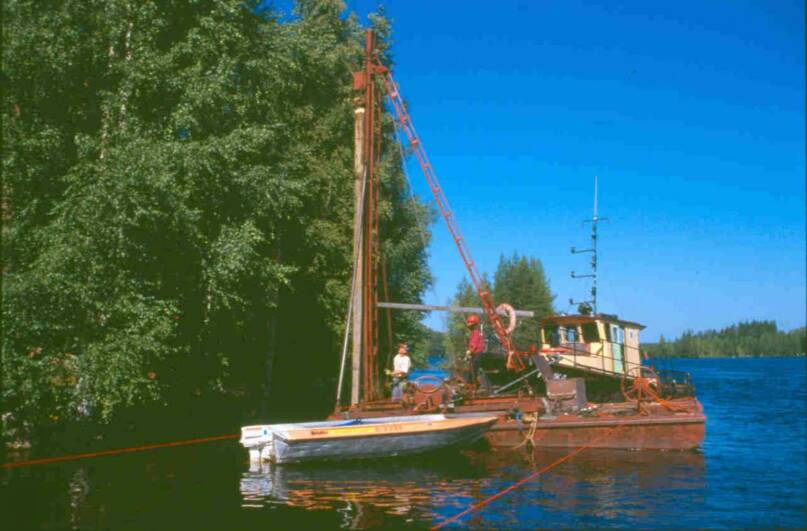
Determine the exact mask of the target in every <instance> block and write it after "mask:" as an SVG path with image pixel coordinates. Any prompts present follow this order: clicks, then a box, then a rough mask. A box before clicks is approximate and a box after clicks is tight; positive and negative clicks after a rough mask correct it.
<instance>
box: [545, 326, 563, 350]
mask: <svg viewBox="0 0 807 531" xmlns="http://www.w3.org/2000/svg"><path fill="white" fill-rule="evenodd" d="M544 342H546V343H549V346H551V347H557V346H558V345H560V334H559V333H558V327H557V325H548V326H545V327H544Z"/></svg>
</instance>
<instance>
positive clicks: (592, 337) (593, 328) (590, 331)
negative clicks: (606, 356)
mask: <svg viewBox="0 0 807 531" xmlns="http://www.w3.org/2000/svg"><path fill="white" fill-rule="evenodd" d="M581 328H582V329H583V341H585V342H586V343H597V342H599V340H600V330H599V328H598V327H597V323H583V325H582V326H581Z"/></svg>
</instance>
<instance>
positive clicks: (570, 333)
mask: <svg viewBox="0 0 807 531" xmlns="http://www.w3.org/2000/svg"><path fill="white" fill-rule="evenodd" d="M564 335H565V336H566V342H567V343H577V328H571V327H567V328H566V332H565V334H564Z"/></svg>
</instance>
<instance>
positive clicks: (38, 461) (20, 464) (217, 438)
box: [0, 433, 240, 468]
mask: <svg viewBox="0 0 807 531" xmlns="http://www.w3.org/2000/svg"><path fill="white" fill-rule="evenodd" d="M238 437H240V435H239V434H237V433H236V434H232V435H216V436H215V437H201V438H198V439H186V440H184V441H173V442H165V443H156V444H146V445H144V446H133V447H131V448H116V449H114V450H101V451H99V452H88V453H84V454H71V455H61V456H58V457H45V458H42V459H31V460H29V461H18V462H16V463H3V464H1V465H0V468H17V467H24V466H34V465H47V464H49V463H58V462H60V461H74V460H76V459H88V458H90V457H103V456H107V455H117V454H123V453H129V452H143V451H145V450H154V449H157V448H168V447H170V446H185V445H188V444H200V443H206V442H213V441H224V440H228V439H237V438H238Z"/></svg>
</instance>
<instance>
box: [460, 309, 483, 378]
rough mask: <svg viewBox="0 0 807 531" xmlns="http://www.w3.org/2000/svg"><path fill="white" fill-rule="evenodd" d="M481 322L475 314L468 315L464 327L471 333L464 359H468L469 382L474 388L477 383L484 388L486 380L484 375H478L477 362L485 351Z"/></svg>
mask: <svg viewBox="0 0 807 531" xmlns="http://www.w3.org/2000/svg"><path fill="white" fill-rule="evenodd" d="M481 324H482V321H481V319H479V316H478V315H476V314H472V315H469V316H468V318H467V319H466V320H465V326H467V327H468V329H469V330H470V331H471V335H470V336H469V337H468V347H467V349H466V350H465V356H466V358H469V361H470V365H471V382H472V384H473V385H474V387H476V386H477V383H480V382H481V384H482V385H483V386H485V384H486V382H487V379H486V378H485V377H484V375H481V377H480V374H479V368H480V367H479V361H480V358H481V357H482V353H483V352H484V351H485V338H484V337H482V330H481V326H480V325H481Z"/></svg>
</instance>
